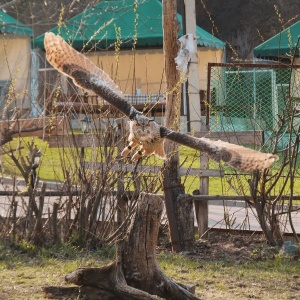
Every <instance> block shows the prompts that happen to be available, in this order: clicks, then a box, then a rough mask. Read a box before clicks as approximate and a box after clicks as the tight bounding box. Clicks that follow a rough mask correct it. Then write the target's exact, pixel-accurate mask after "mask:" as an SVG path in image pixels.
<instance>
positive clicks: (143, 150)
mask: <svg viewBox="0 0 300 300" xmlns="http://www.w3.org/2000/svg"><path fill="white" fill-rule="evenodd" d="M128 141H129V145H128V146H127V147H125V149H124V150H123V151H122V153H121V155H122V156H123V157H126V156H127V155H128V154H129V153H130V152H131V151H132V150H133V149H135V148H137V147H140V149H139V150H138V151H137V152H136V153H135V154H134V155H133V156H132V158H131V160H132V161H137V160H138V159H139V158H141V157H142V156H143V155H147V156H149V155H152V154H155V155H156V156H158V157H159V158H162V159H164V158H165V151H164V146H163V138H161V136H160V126H159V125H158V124H157V123H155V122H153V120H151V119H149V118H146V117H144V116H143V115H137V116H136V119H135V120H131V121H129V137H128Z"/></svg>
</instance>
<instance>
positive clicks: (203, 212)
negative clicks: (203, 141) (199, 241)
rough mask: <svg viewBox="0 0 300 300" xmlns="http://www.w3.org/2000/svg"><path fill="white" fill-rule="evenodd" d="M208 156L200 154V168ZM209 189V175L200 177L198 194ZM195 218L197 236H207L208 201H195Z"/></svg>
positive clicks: (205, 164) (206, 163) (206, 193)
mask: <svg viewBox="0 0 300 300" xmlns="http://www.w3.org/2000/svg"><path fill="white" fill-rule="evenodd" d="M208 161H209V159H208V157H207V155H205V154H201V155H200V169H201V170H203V169H205V168H206V167H207V165H208ZM208 189H209V177H203V176H201V177H200V187H199V191H200V192H199V194H200V195H208ZM195 211H196V219H197V223H198V234H199V238H201V237H202V238H203V237H206V236H207V230H208V201H207V200H203V201H196V202H195Z"/></svg>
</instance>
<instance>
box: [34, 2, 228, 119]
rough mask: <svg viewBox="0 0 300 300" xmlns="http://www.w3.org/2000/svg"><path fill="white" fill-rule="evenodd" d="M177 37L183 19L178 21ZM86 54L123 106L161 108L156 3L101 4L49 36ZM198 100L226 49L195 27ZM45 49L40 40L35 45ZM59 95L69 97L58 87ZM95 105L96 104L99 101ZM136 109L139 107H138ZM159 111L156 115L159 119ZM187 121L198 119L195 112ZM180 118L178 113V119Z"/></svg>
mask: <svg viewBox="0 0 300 300" xmlns="http://www.w3.org/2000/svg"><path fill="white" fill-rule="evenodd" d="M177 17H178V24H179V28H180V30H179V35H178V36H179V37H180V36H181V35H183V29H182V28H183V26H182V17H181V15H179V14H178V15H177ZM51 31H52V32H54V33H55V34H59V35H61V36H62V37H63V38H64V39H65V40H66V41H68V42H70V44H71V45H72V46H73V47H74V48H75V49H77V50H78V51H84V52H85V54H86V55H87V56H88V57H89V58H90V59H91V60H92V61H93V62H94V63H96V64H97V65H98V66H100V67H101V68H102V69H103V70H104V71H105V72H107V73H108V74H109V75H110V76H111V77H112V78H113V79H114V80H115V81H116V83H117V84H118V85H119V87H120V89H121V90H122V91H123V93H124V94H125V96H126V97H127V99H128V101H131V102H132V104H133V105H135V106H139V105H143V106H144V104H145V103H149V102H150V103H152V102H153V103H158V104H159V103H163V97H164V96H163V95H164V94H165V93H166V92H167V91H166V88H165V84H164V53H163V28H162V4H161V2H160V1H158V0H139V1H133V0H129V1H124V0H118V1H101V2H99V3H98V4H96V5H95V6H93V7H91V8H89V9H87V10H85V11H84V12H82V13H81V14H78V15H76V16H75V17H73V18H71V19H70V20H67V21H65V22H64V23H62V24H61V26H57V27H55V28H53V29H52V30H51ZM196 34H197V37H198V40H197V44H198V57H199V74H200V79H199V80H200V91H199V93H200V95H201V96H202V98H205V92H206V88H207V64H208V62H223V60H224V57H225V55H224V49H225V43H224V42H222V41H221V40H219V39H218V38H216V37H215V36H213V35H211V34H210V33H208V32H206V31H205V30H203V29H202V28H200V27H197V29H196ZM34 47H36V48H40V49H44V35H41V36H39V37H37V38H36V39H34ZM61 85H62V90H63V92H64V93H68V92H69V91H68V90H67V89H66V85H65V84H64V83H63V82H62V83H61ZM98 101H99V99H98ZM138 108H139V109H140V107H138ZM160 110H162V109H161V108H159V109H157V110H156V112H155V115H159V113H160V112H159V111H160ZM192 113H193V114H194V115H193V116H192V117H190V120H191V121H192V119H193V118H199V112H192ZM184 114H185V113H184V112H182V115H184Z"/></svg>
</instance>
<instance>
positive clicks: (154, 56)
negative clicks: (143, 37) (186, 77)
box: [87, 47, 223, 94]
mask: <svg viewBox="0 0 300 300" xmlns="http://www.w3.org/2000/svg"><path fill="white" fill-rule="evenodd" d="M87 55H88V56H89V58H90V59H91V60H92V61H93V62H94V63H95V64H97V65H98V66H100V67H101V68H103V70H104V71H105V72H107V73H108V74H109V75H110V76H111V77H112V78H113V79H114V80H115V81H116V82H117V84H118V85H119V86H120V88H121V90H122V91H123V93H125V94H133V93H135V90H136V89H141V90H142V93H143V94H152V93H159V92H161V93H164V92H165V84H163V82H164V55H163V50H162V49H148V50H137V51H136V52H135V56H133V52H132V51H131V50H122V51H121V53H120V55H119V57H118V56H116V54H115V53H114V52H113V51H112V52H107V51H105V52H100V54H99V52H94V53H89V54H87ZM222 55H223V51H222V50H215V49H210V48H207V47H201V48H198V58H199V77H200V78H199V80H200V89H201V90H206V85H207V64H208V62H222V61H223V60H222ZM117 58H118V59H117ZM117 61H118V64H119V65H118V71H116V70H117ZM116 74H117V76H116ZM132 79H134V80H132Z"/></svg>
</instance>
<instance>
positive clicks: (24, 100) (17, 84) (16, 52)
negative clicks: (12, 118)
mask: <svg viewBox="0 0 300 300" xmlns="http://www.w3.org/2000/svg"><path fill="white" fill-rule="evenodd" d="M30 62H31V55H30V38H29V37H21V36H16V35H10V34H5V35H0V81H7V80H9V81H11V82H12V84H11V87H13V89H11V90H13V92H11V93H10V100H11V101H13V100H15V99H16V100H17V102H14V103H13V102H12V103H11V105H13V106H14V105H15V104H17V105H18V106H19V107H20V106H23V108H25V109H27V108H30V99H29V97H28V93H29V90H30ZM1 100H3V99H0V103H1ZM2 105H3V103H2Z"/></svg>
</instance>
